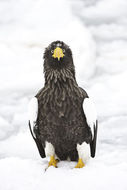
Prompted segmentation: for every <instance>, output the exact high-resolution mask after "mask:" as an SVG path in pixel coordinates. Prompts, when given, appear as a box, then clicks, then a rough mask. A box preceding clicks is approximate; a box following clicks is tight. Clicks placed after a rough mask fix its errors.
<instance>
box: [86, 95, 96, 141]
mask: <svg viewBox="0 0 127 190" xmlns="http://www.w3.org/2000/svg"><path fill="white" fill-rule="evenodd" d="M83 111H84V114H85V116H86V121H87V124H88V125H89V127H90V128H91V131H92V135H93V137H94V126H96V121H97V114H96V109H95V106H94V103H93V102H92V100H91V99H90V98H85V100H84V102H83Z"/></svg>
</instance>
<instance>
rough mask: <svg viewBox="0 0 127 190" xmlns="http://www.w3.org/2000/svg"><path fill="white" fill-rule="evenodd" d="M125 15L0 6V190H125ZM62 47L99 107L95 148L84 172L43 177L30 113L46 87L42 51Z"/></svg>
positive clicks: (69, 169) (64, 0) (67, 167)
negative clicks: (29, 122) (69, 51)
mask: <svg viewBox="0 0 127 190" xmlns="http://www.w3.org/2000/svg"><path fill="white" fill-rule="evenodd" d="M126 10H127V1H126V0H99V1H98V0H84V1H83V0H75V1H72V0H70V1H68V0H61V1H58V0H53V1H51V0H46V1H44V0H43V1H42V0H37V1H34V0H27V1H25V0H18V1H17V0H11V1H8V0H5V1H4V0H0V34H1V35H0V60H1V61H0V65H1V69H0V76H1V80H0V93H1V96H0V107H1V109H0V190H15V189H16V190H17V189H18V190H21V189H23V190H35V189H38V190H40V189H43V190H51V189H52V190H58V189H63V190H65V189H69V190H70V189H74V190H77V189H80V190H81V189H83V190H84V189H87V190H93V189H94V190H102V189H106V190H107V189H108V190H112V189H116V190H119V189H120V190H126V189H127V180H126V178H127V126H126V123H127V101H126V97H127V89H126V81H127V54H126V52H127V11H126ZM57 39H60V40H63V41H65V42H66V43H67V44H69V45H70V47H71V49H72V51H73V54H74V62H75V66H76V71H77V72H76V74H77V81H78V83H79V84H80V86H82V87H84V88H85V89H86V90H87V91H88V93H89V95H90V96H91V97H92V98H93V100H94V102H95V104H96V108H97V112H98V118H99V133H98V146H97V156H96V158H95V159H91V160H90V161H89V163H88V164H87V165H86V167H84V168H83V169H74V166H75V164H76V163H74V162H60V163H59V164H58V166H59V167H58V168H57V169H56V168H52V167H51V168H49V169H48V170H47V171H46V172H45V167H46V166H47V160H46V159H44V160H42V159H41V158H40V157H39V154H38V152H37V149H36V146H35V144H34V142H33V140H32V138H31V136H30V133H29V130H28V126H27V105H28V102H29V100H30V98H31V97H33V96H34V95H35V94H36V93H37V91H38V90H39V89H40V88H41V87H42V85H43V83H44V79H43V63H42V56H43V51H44V48H45V47H46V46H47V45H48V44H49V43H50V42H52V41H53V40H57ZM95 58H96V59H95Z"/></svg>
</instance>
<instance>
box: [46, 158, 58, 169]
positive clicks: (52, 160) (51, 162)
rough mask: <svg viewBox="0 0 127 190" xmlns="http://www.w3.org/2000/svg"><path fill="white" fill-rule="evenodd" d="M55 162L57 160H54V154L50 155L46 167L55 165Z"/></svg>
mask: <svg viewBox="0 0 127 190" xmlns="http://www.w3.org/2000/svg"><path fill="white" fill-rule="evenodd" d="M57 162H58V160H55V158H54V156H50V161H49V164H48V167H49V166H54V167H57Z"/></svg>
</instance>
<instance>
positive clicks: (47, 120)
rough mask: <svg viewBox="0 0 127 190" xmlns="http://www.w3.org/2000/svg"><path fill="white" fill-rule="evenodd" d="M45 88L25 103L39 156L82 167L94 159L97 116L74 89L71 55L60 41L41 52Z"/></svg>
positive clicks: (82, 93) (51, 163)
mask: <svg viewBox="0 0 127 190" xmlns="http://www.w3.org/2000/svg"><path fill="white" fill-rule="evenodd" d="M44 76H45V85H44V87H43V88H42V89H41V90H40V91H39V92H38V93H37V95H36V96H35V97H34V98H32V99H31V101H30V104H29V127H30V131H31V134H32V136H33V138H34V140H35V142H36V145H37V148H38V150H39V153H40V156H41V157H42V158H44V157H50V160H49V163H48V166H55V167H57V161H58V160H67V159H68V158H70V160H72V161H77V165H76V166H75V167H76V168H82V167H83V166H84V165H85V163H86V162H87V160H88V158H89V157H90V156H91V157H94V156H95V151H96V139H97V117H96V111H95V108H94V105H93V103H92V101H91V100H90V98H89V97H88V94H87V93H86V91H85V90H83V89H82V88H81V87H79V86H78V84H77V82H76V78H75V67H74V64H73V58H72V52H71V49H70V48H69V46H68V45H66V44H65V43H64V42H62V41H55V42H52V43H51V44H50V45H49V46H48V47H47V48H46V49H45V52H44Z"/></svg>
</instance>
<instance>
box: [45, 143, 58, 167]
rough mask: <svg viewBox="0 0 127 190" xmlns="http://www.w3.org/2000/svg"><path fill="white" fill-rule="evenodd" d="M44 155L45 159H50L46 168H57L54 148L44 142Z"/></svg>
mask: <svg viewBox="0 0 127 190" xmlns="http://www.w3.org/2000/svg"><path fill="white" fill-rule="evenodd" d="M45 155H46V157H47V158H48V157H50V161H49V163H48V167H50V166H54V167H57V162H58V160H56V159H55V147H54V146H53V145H52V144H51V143H50V142H47V141H46V142H45Z"/></svg>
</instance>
